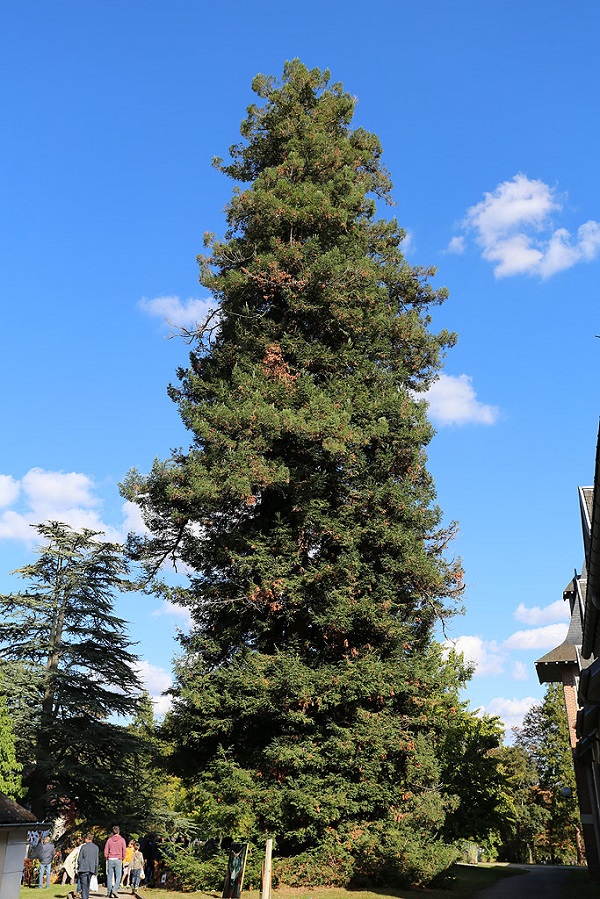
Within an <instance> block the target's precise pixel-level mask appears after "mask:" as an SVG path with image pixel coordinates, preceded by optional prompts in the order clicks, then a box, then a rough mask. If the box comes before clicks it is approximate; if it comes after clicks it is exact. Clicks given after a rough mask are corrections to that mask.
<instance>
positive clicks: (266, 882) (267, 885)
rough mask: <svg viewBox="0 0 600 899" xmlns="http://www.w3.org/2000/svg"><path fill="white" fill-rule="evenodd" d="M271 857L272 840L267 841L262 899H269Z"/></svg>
mask: <svg viewBox="0 0 600 899" xmlns="http://www.w3.org/2000/svg"><path fill="white" fill-rule="evenodd" d="M272 857H273V840H267V846H266V849H265V864H264V866H263V880H262V899H271V859H272Z"/></svg>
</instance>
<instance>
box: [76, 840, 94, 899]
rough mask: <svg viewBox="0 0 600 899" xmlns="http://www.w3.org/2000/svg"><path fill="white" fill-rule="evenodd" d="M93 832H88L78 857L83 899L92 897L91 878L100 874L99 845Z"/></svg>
mask: <svg viewBox="0 0 600 899" xmlns="http://www.w3.org/2000/svg"><path fill="white" fill-rule="evenodd" d="M93 839H94V838H93V836H92V834H91V833H86V835H85V843H84V844H83V846H82V847H81V849H80V850H79V855H78V857H77V874H78V877H79V883H80V884H81V899H90V880H91V879H92V876H93V875H94V874H96V875H97V874H98V847H97V846H96V844H95V843H94V842H92V841H93Z"/></svg>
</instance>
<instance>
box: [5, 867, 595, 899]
mask: <svg viewBox="0 0 600 899" xmlns="http://www.w3.org/2000/svg"><path fill="white" fill-rule="evenodd" d="M518 873H519V872H518V870H517V869H514V868H507V867H505V866H502V865H478V866H477V867H472V866H470V865H455V866H454V867H453V868H452V869H451V870H450V872H449V876H448V878H447V879H446V882H445V883H444V885H443V887H439V888H436V889H433V888H432V889H426V890H418V891H415V890H401V889H398V890H396V889H386V888H383V887H382V888H381V889H379V890H377V891H371V890H346V889H341V888H336V887H331V888H323V887H321V888H318V889H316V888H315V889H312V890H308V889H281V890H273V899H424V896H429V897H431V899H470V897H472V896H473V895H474V894H475V893H477V892H478V891H479V890H483V889H485V888H486V887H487V886H492V884H494V883H496V881H497V880H500V879H502V878H503V877H510V876H511V875H513V874H518ZM570 873H582V874H583V876H584V877H586V876H587V875H586V874H585V873H584V872H570ZM100 889H101V892H100V894H92V895H91V897H90V899H96V896H97V895H99V896H100V899H106V890H105V889H103V888H102V887H101V888H100ZM70 890H71V887H69V886H61V885H60V884H53V885H52V886H51V887H49V889H48V890H44V891H43V893H42V894H41V897H43V899H67V896H68V893H69V891H70ZM596 890H597V888H596ZM138 892H139V895H141V896H143V897H144V899H184V897H185V899H188V897H189V899H220V897H221V891H220V890H219V891H215V892H212V893H200V892H198V893H180V892H173V891H171V890H159V889H152V888H145V887H141V888H140V889H139V891H138ZM36 893H37V890H35V888H32V889H30V888H28V887H21V895H20V897H19V899H34V896H35V895H36ZM120 895H121V896H122V897H125V896H126V895H128V894H127V893H126V892H125V891H122V892H121V894H120ZM242 899H260V893H259V892H258V890H244V891H243V893H242ZM565 899H597V892H596V893H595V894H594V896H593V897H592V894H591V893H589V896H588V894H584V893H582V891H581V890H580V889H579V888H578V887H577V886H576V887H574V890H573V894H572V896H571V895H570V896H565Z"/></svg>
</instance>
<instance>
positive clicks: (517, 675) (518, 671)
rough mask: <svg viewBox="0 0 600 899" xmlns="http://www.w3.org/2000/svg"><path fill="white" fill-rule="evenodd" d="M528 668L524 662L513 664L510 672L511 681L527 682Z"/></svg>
mask: <svg viewBox="0 0 600 899" xmlns="http://www.w3.org/2000/svg"><path fill="white" fill-rule="evenodd" d="M529 667H530V666H529V665H526V664H525V662H515V663H514V665H513V668H512V672H511V677H512V679H513V680H529Z"/></svg>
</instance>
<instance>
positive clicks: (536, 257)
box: [448, 174, 600, 278]
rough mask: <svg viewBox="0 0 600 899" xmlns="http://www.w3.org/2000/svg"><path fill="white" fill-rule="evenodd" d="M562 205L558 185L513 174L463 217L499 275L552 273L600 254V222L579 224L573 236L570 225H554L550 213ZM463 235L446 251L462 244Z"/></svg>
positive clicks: (464, 224)
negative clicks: (557, 226) (558, 226)
mask: <svg viewBox="0 0 600 899" xmlns="http://www.w3.org/2000/svg"><path fill="white" fill-rule="evenodd" d="M561 210H562V203H561V200H560V197H559V196H558V193H557V191H556V189H555V188H553V187H550V185H548V184H545V183H544V182H543V181H540V180H532V179H530V178H528V177H527V176H526V175H523V174H518V175H515V176H514V178H513V179H512V180H511V181H503V182H502V183H500V184H498V185H497V187H496V188H495V189H494V190H493V191H491V192H489V193H488V192H486V193H485V194H484V199H483V200H481V202H480V203H477V204H475V205H474V206H471V207H470V208H469V209H468V210H467V214H466V216H465V219H464V221H463V227H464V229H465V231H472V232H473V233H474V234H475V240H476V242H477V243H478V245H479V246H480V247H481V253H482V256H483V258H484V259H487V260H488V261H489V262H491V263H492V264H493V266H494V274H495V276H496V277H497V278H506V277H509V276H512V275H519V274H528V275H538V276H540V277H541V278H549V277H551V276H552V275H554V274H556V273H557V272H560V271H563V270H565V269H568V268H571V267H572V266H574V265H576V264H577V263H579V262H592V261H593V260H595V259H597V258H598V256H599V255H600V223H598V222H596V221H593V220H590V221H588V222H585V223H584V224H582V225H580V227H579V228H578V229H577V233H576V235H575V236H574V237H573V236H572V235H571V233H570V232H569V231H568V230H567V229H566V228H555V227H554V224H553V221H552V215H553V214H558V213H559V212H560V211H561ZM461 239H464V235H461V237H455V238H453V239H452V241H451V242H450V245H449V247H448V250H449V251H450V252H457V249H454V250H452V249H451V247H452V246H453V245H454V247H456V248H461V249H462V248H464V243H463V244H461V243H460V241H461Z"/></svg>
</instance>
